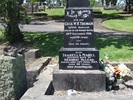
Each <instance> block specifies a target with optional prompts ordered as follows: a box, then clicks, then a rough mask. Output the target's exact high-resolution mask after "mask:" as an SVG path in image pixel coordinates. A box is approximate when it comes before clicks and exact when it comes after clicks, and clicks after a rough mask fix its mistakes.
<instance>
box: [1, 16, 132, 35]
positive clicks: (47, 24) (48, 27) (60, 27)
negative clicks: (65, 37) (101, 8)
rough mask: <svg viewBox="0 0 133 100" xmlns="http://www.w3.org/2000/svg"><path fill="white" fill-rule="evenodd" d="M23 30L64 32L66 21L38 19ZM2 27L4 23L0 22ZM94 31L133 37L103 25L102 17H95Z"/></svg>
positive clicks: (97, 33) (99, 33)
mask: <svg viewBox="0 0 133 100" xmlns="http://www.w3.org/2000/svg"><path fill="white" fill-rule="evenodd" d="M20 26H22V27H23V28H22V27H20V29H21V31H26V32H61V33H62V32H63V31H64V22H63V20H61V21H57V20H52V21H36V22H32V23H31V24H29V25H20ZM0 28H1V29H2V28H3V27H2V25H1V23H0ZM94 32H95V33H96V35H100V36H101V35H102V36H116V37H133V33H128V32H120V31H114V30H110V29H107V28H104V27H102V26H101V19H100V18H95V19H94Z"/></svg>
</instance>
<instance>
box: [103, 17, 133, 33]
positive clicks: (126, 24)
mask: <svg viewBox="0 0 133 100" xmlns="http://www.w3.org/2000/svg"><path fill="white" fill-rule="evenodd" d="M103 25H104V26H107V27H109V28H112V29H116V30H121V31H128V32H133V17H125V18H122V19H121V18H119V19H110V20H107V21H104V22H103Z"/></svg>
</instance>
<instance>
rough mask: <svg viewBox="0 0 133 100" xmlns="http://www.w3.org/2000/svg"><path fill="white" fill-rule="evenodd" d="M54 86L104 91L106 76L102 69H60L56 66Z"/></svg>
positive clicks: (63, 88)
mask: <svg viewBox="0 0 133 100" xmlns="http://www.w3.org/2000/svg"><path fill="white" fill-rule="evenodd" d="M57 67H58V66H57ZM53 86H54V88H55V90H68V89H74V90H77V91H88V92H93V91H104V90H106V76H105V73H104V72H103V71H100V70H59V69H58V68H56V69H55V70H54V72H53Z"/></svg>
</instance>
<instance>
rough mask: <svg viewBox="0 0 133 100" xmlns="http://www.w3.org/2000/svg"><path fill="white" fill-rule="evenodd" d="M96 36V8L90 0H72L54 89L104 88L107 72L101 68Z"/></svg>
mask: <svg viewBox="0 0 133 100" xmlns="http://www.w3.org/2000/svg"><path fill="white" fill-rule="evenodd" d="M93 38H94V29H93V11H92V9H90V8H89V2H88V0H69V1H68V8H67V9H66V10H65V22H64V47H62V48H61V49H60V51H59V70H58V69H56V70H55V71H54V75H53V84H54V87H55V89H57V90H61V89H76V90H81V91H101V90H105V85H106V84H105V74H104V73H103V72H102V71H99V51H98V50H97V49H96V48H95V47H94V43H93Z"/></svg>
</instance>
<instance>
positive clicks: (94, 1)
mask: <svg viewBox="0 0 133 100" xmlns="http://www.w3.org/2000/svg"><path fill="white" fill-rule="evenodd" d="M89 1H90V6H91V7H93V6H95V4H96V2H97V1H96V0H89Z"/></svg>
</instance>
